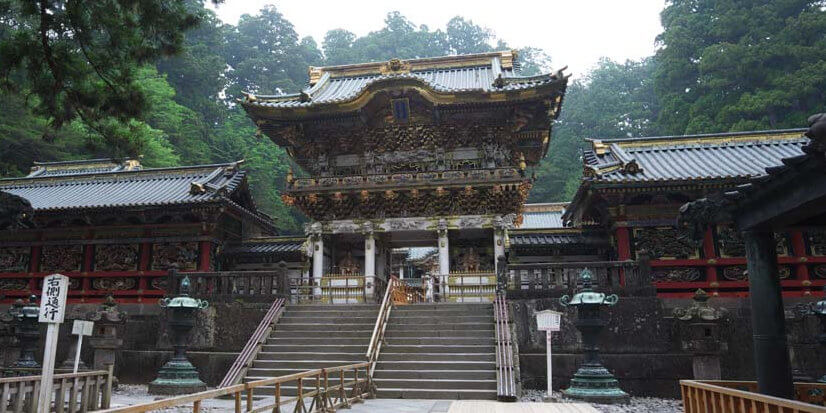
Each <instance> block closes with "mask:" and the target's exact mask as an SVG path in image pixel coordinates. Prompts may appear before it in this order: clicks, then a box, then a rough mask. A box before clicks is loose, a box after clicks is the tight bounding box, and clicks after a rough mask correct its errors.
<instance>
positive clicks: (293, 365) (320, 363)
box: [252, 354, 367, 371]
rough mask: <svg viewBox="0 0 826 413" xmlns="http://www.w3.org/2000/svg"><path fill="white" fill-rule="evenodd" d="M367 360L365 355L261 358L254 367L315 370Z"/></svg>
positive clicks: (254, 362)
mask: <svg viewBox="0 0 826 413" xmlns="http://www.w3.org/2000/svg"><path fill="white" fill-rule="evenodd" d="M365 361H367V360H366V359H365V357H364V355H363V354H362V355H361V358H358V359H342V360H315V359H309V360H261V359H256V360H255V361H253V362H252V367H253V368H255V369H267V370H270V369H272V370H276V369H296V370H302V371H307V370H314V369H324V368H330V367H338V366H345V365H348V364H358V363H364V362H365Z"/></svg>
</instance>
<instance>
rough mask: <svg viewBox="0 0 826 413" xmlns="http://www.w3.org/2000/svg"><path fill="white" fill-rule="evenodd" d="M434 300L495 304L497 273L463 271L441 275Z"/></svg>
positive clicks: (438, 276)
mask: <svg viewBox="0 0 826 413" xmlns="http://www.w3.org/2000/svg"><path fill="white" fill-rule="evenodd" d="M436 277H437V278H438V279H439V288H438V291H436V292H434V299H435V300H436V301H443V302H493V300H494V298H495V296H496V273H495V272H493V271H461V272H451V273H450V274H441V275H437V276H436Z"/></svg>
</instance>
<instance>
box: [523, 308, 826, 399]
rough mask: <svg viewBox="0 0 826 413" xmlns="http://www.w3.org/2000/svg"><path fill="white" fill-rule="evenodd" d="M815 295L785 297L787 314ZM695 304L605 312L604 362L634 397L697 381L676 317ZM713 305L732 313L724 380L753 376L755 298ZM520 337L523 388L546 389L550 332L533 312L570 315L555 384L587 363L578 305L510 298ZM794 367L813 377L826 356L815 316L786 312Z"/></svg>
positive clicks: (668, 392) (724, 336)
mask: <svg viewBox="0 0 826 413" xmlns="http://www.w3.org/2000/svg"><path fill="white" fill-rule="evenodd" d="M812 301H815V299H813V298H809V299H805V298H787V299H786V300H785V302H786V305H787V308H788V309H789V313H790V315H791V313H793V311H792V309H793V307H794V306H795V305H796V304H797V303H800V302H812ZM689 305H691V300H688V299H667V300H663V299H660V298H656V297H621V298H620V301H619V303H618V304H617V305H616V306H614V307H609V308H607V309H606V310H605V312H604V316H605V319H606V321H607V326H606V328H605V330H604V333H603V335H602V339H601V342H600V346H601V349H602V358H603V362H604V364H605V366H606V367H607V368H608V369H609V370H610V371H611V372H613V373H614V374H615V376H616V377H617V378H618V379H619V381H620V385H621V387H622V388H623V389H624V390H626V391H627V392H629V393H631V394H632V395H640V396H659V397H674V398H676V397H679V394H680V393H679V387H678V381H679V379H684V378H691V377H692V375H693V373H692V355H691V354H689V353H687V352H685V351H683V350H682V348H681V333H682V331H681V328H683V327H682V326H681V324H680V323H679V322H678V321H677V320H675V319H674V318H673V317H672V311H673V309H674V308H675V307H684V306H689ZM710 305H712V306H715V307H725V308H727V309H728V311H729V314H728V318H727V320H726V321H725V322H724V324H723V325H722V328H721V340H722V341H723V342H725V343H726V344H727V347H728V351H726V352H724V353H723V354H722V356H721V361H720V364H721V370H722V376H723V377H722V378H723V379H730V380H754V360H753V354H752V331H751V312H750V303H749V300H748V299H747V298H746V299H739V298H712V299H711V301H710ZM510 306H511V314H512V316H513V318H514V321H515V328H516V331H517V336H518V345H519V362H520V368H521V379H522V383H521V384H522V386H523V388H526V389H544V388H545V386H547V384H546V383H547V382H546V379H547V372H546V367H545V357H546V355H545V354H546V353H545V351H546V349H545V333H544V332H542V331H537V330H536V318H535V315H534V314H535V313H536V312H537V311H541V310H545V309H552V310H556V311H562V312H563V313H564V315H563V319H562V331H560V332H559V333H555V334H554V336H553V349H552V350H553V351H552V352H553V362H554V366H553V368H554V369H553V375H554V377H553V386H554V388H565V387H567V386H568V381H569V379H570V378H571V376H572V375H573V373H574V372H575V371H576V369H577V367H578V366H579V363H580V362H581V360H582V347H581V344H580V343H579V333H578V332H577V330H576V328H575V327H574V326H573V321H574V319H575V318H576V315H575V312H574V310H569V309H566V308H565V307H562V306H561V305H560V304H559V302H558V299H557V298H544V299H519V300H510ZM786 323H787V330H788V331H789V335H788V337H789V345H790V348H791V354H792V361H793V366H794V367H795V368H796V369H797V370H800V372H801V373H803V374H806V375H808V376H810V377H820V376H821V375H823V374H824V373H826V359H824V358H823V357H818V351H819V350H821V349H820V348H818V347H817V346H818V344H817V343H816V340H815V336H816V334H817V331H818V330H817V329H818V328H819V325H818V322H817V320H816V319H815V318H814V317H811V316H808V317H804V318H803V319H801V320H800V321H799V322H795V321H794V318H793V317H787V320H786Z"/></svg>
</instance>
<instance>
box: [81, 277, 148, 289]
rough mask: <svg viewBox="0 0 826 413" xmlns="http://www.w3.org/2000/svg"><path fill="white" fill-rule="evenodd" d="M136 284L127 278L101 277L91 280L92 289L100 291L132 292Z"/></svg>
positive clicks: (132, 279)
mask: <svg viewBox="0 0 826 413" xmlns="http://www.w3.org/2000/svg"><path fill="white" fill-rule="evenodd" d="M137 285H138V282H137V280H135V279H134V278H129V277H101V278H95V279H93V280H92V288H93V289H95V290H100V291H124V290H134V289H135V287H137Z"/></svg>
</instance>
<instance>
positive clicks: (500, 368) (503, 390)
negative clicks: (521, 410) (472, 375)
mask: <svg viewBox="0 0 826 413" xmlns="http://www.w3.org/2000/svg"><path fill="white" fill-rule="evenodd" d="M493 315H494V319H495V321H496V398H497V399H499V400H500V401H509V402H513V401H516V380H515V379H514V362H513V343H512V342H511V330H510V324H509V321H510V316H509V315H508V302H507V299H506V298H505V295H504V294H497V296H496V300H494V302H493Z"/></svg>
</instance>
